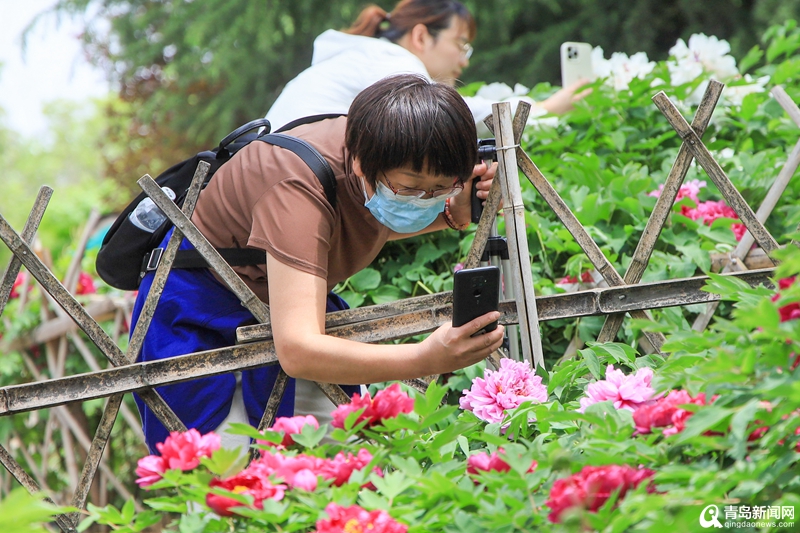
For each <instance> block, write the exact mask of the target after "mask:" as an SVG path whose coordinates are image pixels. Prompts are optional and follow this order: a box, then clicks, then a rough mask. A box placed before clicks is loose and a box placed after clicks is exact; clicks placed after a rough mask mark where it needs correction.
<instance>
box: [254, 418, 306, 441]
mask: <svg viewBox="0 0 800 533" xmlns="http://www.w3.org/2000/svg"><path fill="white" fill-rule="evenodd" d="M306 425H309V426H311V427H313V428H314V429H319V422H318V421H317V419H316V418H314V416H313V415H306V416H292V417H285V416H284V417H280V418H278V419H276V420H275V423H274V424H272V427H271V428H270V431H275V432H280V431H282V432H283V440H282V441H281V442H280V443H279V444H275V443H274V442H270V441H266V440H258V441H256V442H258V444H263V445H265V446H282V447H284V448H285V447H287V446H291V445H292V444H294V439H293V438H292V435H297V434H299V433H302V432H303V427H305V426H306Z"/></svg>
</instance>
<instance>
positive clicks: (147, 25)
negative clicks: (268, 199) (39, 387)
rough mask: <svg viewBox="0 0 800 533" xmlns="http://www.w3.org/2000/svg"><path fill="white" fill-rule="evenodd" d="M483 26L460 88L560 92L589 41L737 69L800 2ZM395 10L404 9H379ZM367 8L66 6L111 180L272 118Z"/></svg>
mask: <svg viewBox="0 0 800 533" xmlns="http://www.w3.org/2000/svg"><path fill="white" fill-rule="evenodd" d="M463 1H464V3H465V4H466V5H467V6H468V7H469V8H470V10H471V11H472V12H473V13H474V14H475V16H476V19H477V21H478V28H479V31H478V36H477V39H476V41H475V43H474V44H475V49H476V52H475V54H474V55H473V57H472V60H471V65H470V68H468V69H467V70H466V71H465V72H464V76H463V81H464V82H465V83H470V82H473V81H485V82H493V81H502V82H506V83H509V84H514V83H522V84H524V85H527V86H533V85H535V84H536V83H539V82H550V83H553V84H558V83H559V52H558V49H559V46H560V44H561V43H562V42H564V41H568V40H572V41H586V42H589V43H591V44H593V45H595V46H601V47H602V48H603V50H604V51H605V53H606V56H607V57H608V56H609V55H610V54H611V53H612V52H625V53H628V54H633V53H636V52H639V51H644V52H646V53H647V55H648V56H649V57H650V59H651V60H660V59H664V58H666V57H667V53H668V50H669V48H670V47H672V46H673V45H674V44H675V42H676V40H677V39H678V38H684V39H686V38H688V36H689V35H691V34H693V33H705V34H706V35H714V36H716V37H718V38H720V39H726V40H728V41H729V42H730V43H731V46H732V48H733V55H734V57H737V58H742V57H743V56H744V55H745V53H746V52H747V50H748V49H749V48H751V47H752V46H753V45H754V44H756V43H757V42H758V40H759V38H760V36H761V34H762V33H763V31H764V30H765V29H766V28H767V27H768V26H769V25H770V24H773V23H776V22H781V21H783V20H785V19H787V18H800V0H704V1H702V2H698V1H696V0H622V1H620V0H493V1H491V2H480V1H478V0H463ZM379 4H380V5H382V7H384V8H386V9H391V8H392V7H393V6H394V4H395V2H394V0H392V1H387V0H381V1H380V2H379ZM365 5H367V2H364V1H363V0H336V1H335V2H332V1H330V0H261V1H253V0H197V1H185V0H60V1H59V2H58V3H57V4H56V6H55V7H54V10H55V12H56V13H58V14H65V13H66V14H70V15H72V16H77V17H79V18H81V19H82V20H83V22H84V24H85V27H86V31H85V33H84V35H83V38H84V41H85V44H86V50H87V52H88V54H89V56H90V57H91V58H92V60H93V61H94V62H95V63H96V64H98V65H100V66H102V67H103V68H104V69H105V70H106V72H107V73H108V76H109V78H110V79H111V80H112V81H114V82H115V83H117V84H118V85H119V87H120V97H121V102H118V103H116V104H113V105H109V106H108V108H107V113H108V115H109V116H110V117H111V120H112V121H111V124H112V126H111V127H110V130H109V134H108V136H107V141H108V142H111V143H117V144H119V145H120V146H122V147H123V149H122V150H120V151H118V152H117V151H115V152H114V153H113V154H107V157H106V165H107V174H108V175H109V176H110V177H112V178H114V179H116V180H118V181H119V183H120V184H123V185H124V186H126V187H128V188H130V189H131V190H133V188H134V187H135V180H136V179H137V178H138V177H140V176H141V175H142V174H144V173H148V172H149V173H151V174H156V173H158V172H160V171H161V170H163V169H165V168H166V167H167V166H169V165H170V164H172V163H173V162H175V161H178V160H180V159H183V158H184V157H188V156H189V155H191V154H192V153H195V152H196V151H197V150H200V149H204V148H208V147H209V146H212V145H213V144H214V143H215V142H217V141H218V140H219V139H220V138H221V137H222V136H224V135H225V134H227V133H228V132H229V131H231V130H232V129H233V128H235V127H237V126H238V125H240V124H242V123H244V122H246V121H248V120H251V119H253V118H256V117H260V116H263V115H264V114H265V112H266V111H267V109H269V106H270V104H271V103H272V102H273V101H274V99H275V98H276V96H277V95H278V94H279V93H280V90H281V89H282V87H283V86H284V85H285V84H286V82H287V81H289V80H290V79H292V78H293V77H294V76H295V75H296V74H297V73H299V72H300V71H301V70H303V69H304V68H305V67H307V66H308V65H309V64H310V61H311V51H312V42H313V39H314V38H315V37H316V36H317V35H318V34H320V33H321V32H323V31H324V30H326V29H328V28H337V29H341V28H344V27H347V26H349V24H350V23H351V22H352V21H353V20H354V19H355V17H356V15H357V14H358V13H359V11H360V10H361V9H362V8H363V7H364V6H365Z"/></svg>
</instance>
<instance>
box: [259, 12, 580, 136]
mask: <svg viewBox="0 0 800 533" xmlns="http://www.w3.org/2000/svg"><path fill="white" fill-rule="evenodd" d="M475 33H476V25H475V20H474V19H473V17H472V15H471V14H470V12H469V11H468V10H467V8H466V7H464V5H462V4H461V3H460V2H457V1H455V0H402V1H401V2H399V3H398V4H397V5H396V6H395V8H394V9H393V10H392V11H391V12H390V13H387V12H386V11H384V10H383V9H381V8H380V7H378V6H376V5H372V6H369V7H367V8H365V9H364V10H363V11H362V12H361V13H360V15H359V16H358V18H357V19H356V22H355V23H354V24H353V26H351V27H350V28H348V29H346V30H344V31H336V30H328V31H326V32H324V33H322V34H321V35H320V36H319V37H317V38H316V40H315V41H314V53H313V57H312V59H311V66H310V67H309V68H307V69H306V70H304V71H303V72H301V73H300V74H299V75H298V76H297V77H296V78H294V79H293V80H291V81H290V82H289V83H288V84H287V85H286V87H285V88H284V89H283V91H282V92H281V94H280V95H279V96H278V99H277V100H276V101H275V103H274V104H273V105H272V107H271V108H270V110H269V112H267V115H266V118H267V119H268V120H269V121H270V123H271V124H272V128H273V129H277V128H279V127H281V126H283V125H285V124H288V123H289V122H291V121H293V120H295V119H298V118H301V117H306V116H311V115H319V114H328V113H346V112H347V108H348V107H349V106H350V103H351V102H352V101H353V98H355V96H356V95H357V94H358V93H359V92H361V90H363V89H364V88H366V87H367V86H369V85H371V84H372V83H374V82H376V81H378V80H379V79H381V78H383V77H385V76H389V75H392V74H400V73H414V74H419V75H422V76H424V77H426V78H427V79H429V80H433V81H436V82H438V83H444V84H446V85H450V86H455V84H456V82H457V81H458V78H459V76H461V71H462V70H463V69H464V68H466V67H467V66H468V65H469V58H470V56H472V45H471V44H470V43H471V42H472V41H473V40H474V39H475ZM582 85H583V83H578V84H575V85H574V86H572V87H567V88H564V89H562V90H560V91H558V92H557V93H556V94H554V95H553V96H551V97H550V98H548V99H547V100H545V101H543V102H540V103H538V104H537V105H538V106H539V107H541V108H543V109H544V110H545V111H547V112H550V113H557V114H561V113H564V112H566V111H568V110H570V109H572V103H573V101H575V100H577V99H579V98H580V97H582V96H583V94H578V95H576V94H575V93H576V91H577V89H579V88H580V86H582ZM465 100H466V102H467V105H469V107H470V110H471V111H472V115H473V118H474V120H475V121H476V122H478V123H479V124H480V123H482V121H483V119H484V118H485V117H486V116H487V115H489V114H490V113H491V111H492V110H491V105H492V103H493V102H491V101H489V100H486V99H484V98H480V97H468V98H465Z"/></svg>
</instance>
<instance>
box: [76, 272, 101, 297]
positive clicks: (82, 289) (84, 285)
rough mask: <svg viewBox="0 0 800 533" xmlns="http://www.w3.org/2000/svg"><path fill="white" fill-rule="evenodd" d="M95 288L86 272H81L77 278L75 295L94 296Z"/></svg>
mask: <svg viewBox="0 0 800 533" xmlns="http://www.w3.org/2000/svg"><path fill="white" fill-rule="evenodd" d="M96 292H97V288H96V287H95V286H94V280H93V279H92V276H90V275H89V274H87V273H86V272H81V273H80V275H79V276H78V285H77V286H76V287H75V294H95V293H96Z"/></svg>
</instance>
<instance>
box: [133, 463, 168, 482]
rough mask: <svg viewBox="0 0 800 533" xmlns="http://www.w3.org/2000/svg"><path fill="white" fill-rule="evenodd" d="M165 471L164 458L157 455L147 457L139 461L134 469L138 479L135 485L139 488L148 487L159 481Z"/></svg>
mask: <svg viewBox="0 0 800 533" xmlns="http://www.w3.org/2000/svg"><path fill="white" fill-rule="evenodd" d="M166 470H167V467H166V465H165V464H164V458H163V457H161V456H158V455H148V456H147V457H142V458H141V459H139V461H138V463H137V467H136V475H137V476H139V479H137V480H136V483H137V484H138V485H139V486H140V487H149V486H150V485H152V484H153V483H155V482H156V481H159V480H160V479H161V478H162V476H163V474H164V472H165V471H166Z"/></svg>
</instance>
